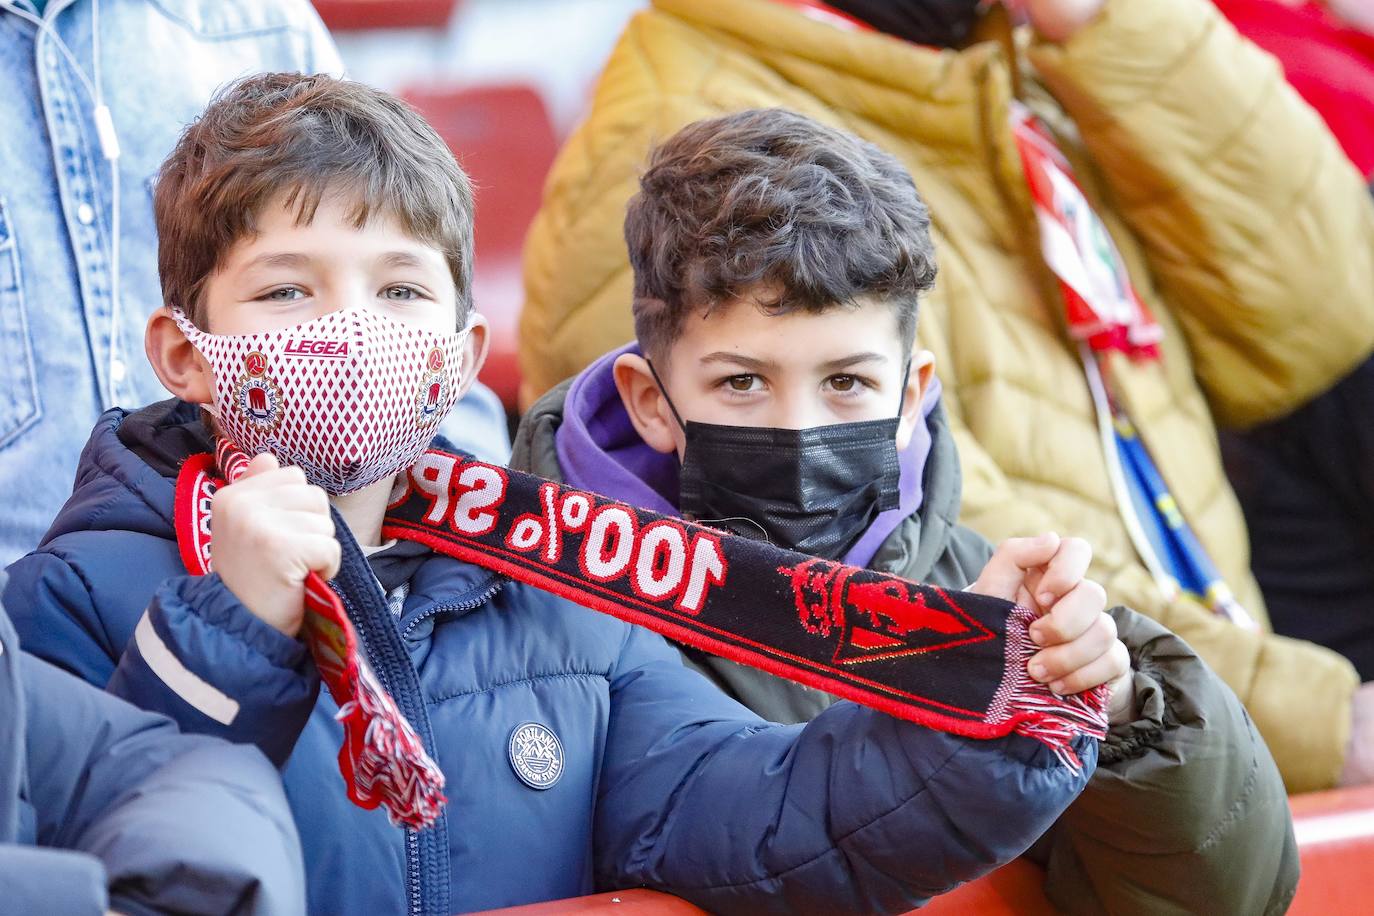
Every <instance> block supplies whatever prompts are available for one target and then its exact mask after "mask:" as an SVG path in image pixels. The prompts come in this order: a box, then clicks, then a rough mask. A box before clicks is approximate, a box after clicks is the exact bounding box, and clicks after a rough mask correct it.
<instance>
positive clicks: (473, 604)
mask: <svg viewBox="0 0 1374 916" xmlns="http://www.w3.org/2000/svg"><path fill="white" fill-rule="evenodd" d="M505 584H506V580H505V578H504V577H502V576H496V577H495V578H493V579H492V580H491V584H490V585H488V586H487V587H486V588H485V589H483V590H482V593H481V594H480V595H478V596H477V597H476V598H469V599H468V600H466V601H453V602H445V603H435V604H432V605H430V606H429V607H427V608H425V610H424V613H422V614H420V615H419V616H418V617H416V618H415V619H414V620H412V621H411V622H410V623H408V624H406V628H405V629H404V630H402V631H401V635H402V636H405V637H409V636H410V634H411V631H412V630H414V629H415V628H416V627H417V626H419V625H420V624H421V623H424V622H425V621H426V620H428V619H429V618H431V617H434V616H437V615H439V614H444V613H447V612H449V611H470V610H472V609H473V608H477V607H481V606H482V605H484V604H486V603H487V602H488V601H490V600H491V596H492V595H495V594H496V593H497V592H499V591H500V590H501V588H502V587H503V586H504V585H505Z"/></svg>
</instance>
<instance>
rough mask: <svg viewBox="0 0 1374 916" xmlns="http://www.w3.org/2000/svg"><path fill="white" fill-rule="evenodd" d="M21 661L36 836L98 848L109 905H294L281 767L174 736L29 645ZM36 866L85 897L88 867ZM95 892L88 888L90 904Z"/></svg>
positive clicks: (197, 909)
mask: <svg viewBox="0 0 1374 916" xmlns="http://www.w3.org/2000/svg"><path fill="white" fill-rule="evenodd" d="M21 664H22V666H23V689H24V694H25V706H26V710H27V715H28V722H27V729H26V734H27V738H26V751H27V772H28V787H29V791H28V802H29V803H30V804H31V805H32V807H33V809H34V811H35V815H36V824H35V826H36V839H37V842H38V844H39V845H40V846H46V847H57V848H61V849H67V850H71V851H74V852H79V853H85V854H86V855H87V856H92V857H94V859H95V860H98V862H99V863H100V865H101V866H103V873H104V874H103V878H104V880H103V881H102V882H101V887H102V890H103V887H104V886H105V883H106V882H108V887H109V898H110V899H109V906H110V907H111V908H113V909H115V910H117V911H120V912H123V913H128V914H136V913H155V912H183V913H259V914H275V913H281V914H288V913H299V912H302V911H303V909H304V905H305V891H304V883H303V880H302V871H301V850H300V844H299V840H298V839H297V836H296V830H295V827H294V825H293V822H292V820H291V814H290V811H289V809H288V808H287V804H286V797H285V795H284V794H283V792H282V789H281V782H280V779H279V778H278V776H277V774H276V772H275V771H274V770H273V769H272V768H271V766H270V765H268V763H267V761H266V760H264V759H263V758H262V756H261V755H260V754H259V753H258V752H257V751H255V750H253V749H252V748H247V747H232V746H229V745H226V744H224V743H223V742H219V741H215V740H213V739H209V738H203V737H193V736H187V735H180V734H178V733H177V731H176V728H175V726H174V725H173V724H172V723H171V722H169V721H167V720H166V719H164V718H162V717H161V716H155V715H150V714H148V713H144V712H142V711H140V710H137V709H134V708H133V707H131V706H129V705H128V704H126V703H123V702H121V701H119V700H117V699H115V698H113V697H110V696H108V695H106V694H103V693H101V692H100V691H98V690H95V689H94V688H91V687H90V686H89V685H86V684H83V683H82V682H80V681H78V680H76V679H75V678H73V677H71V676H70V675H68V674H66V673H65V672H62V671H58V670H57V669H55V668H53V667H51V666H50V665H47V664H46V663H44V662H42V661H40V660H38V659H35V658H33V657H32V656H27V655H26V656H25V657H24V658H23V659H22V662H21ZM6 858H9V859H10V860H11V864H13V859H14V856H13V855H12V854H10V855H7V853H6V852H0V862H4V861H5V859H6ZM33 865H34V868H35V872H34V873H31V877H30V878H28V879H27V880H28V881H30V882H32V881H36V880H39V879H38V877H37V875H38V874H46V875H47V876H49V877H51V878H54V879H58V878H61V880H62V881H63V882H64V883H63V885H62V886H57V887H50V888H46V889H45V890H46V899H49V900H51V899H54V897H55V896H56V895H61V894H64V893H66V892H67V891H68V890H72V891H73V892H75V891H76V890H77V889H78V888H81V889H84V890H83V895H86V896H89V894H90V888H91V884H92V882H93V881H94V880H96V877H95V876H96V874H97V871H96V869H97V868H98V867H99V866H97V865H96V864H94V863H93V862H91V861H89V860H86V859H77V858H74V857H67V858H65V859H64V860H61V861H59V860H58V859H57V858H53V857H51V856H46V857H44V861H42V862H37V861H35V862H34V863H33ZM3 870H4V866H2V865H0V872H3ZM62 876H65V877H62ZM43 880H46V879H43ZM30 886H31V885H30ZM5 887H6V893H7V900H9V899H12V898H8V890H9V887H10V885H9V883H8V882H6V883H5ZM100 903H101V900H100V897H99V896H96V897H94V898H91V899H89V904H90V907H91V909H92V910H94V907H95V906H97V905H99V904H100ZM40 909H41V910H42V912H53V911H54V910H53V909H51V908H50V907H49V906H44V907H41V908H40ZM37 911H38V910H35V912H37ZM84 911H87V910H86V904H84V903H83V904H82V905H81V906H80V907H78V908H77V909H75V910H73V912H84ZM94 911H96V912H98V910H94Z"/></svg>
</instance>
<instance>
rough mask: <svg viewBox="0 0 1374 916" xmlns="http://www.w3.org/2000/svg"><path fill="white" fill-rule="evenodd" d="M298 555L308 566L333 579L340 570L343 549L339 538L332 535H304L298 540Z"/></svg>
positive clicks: (296, 547) (296, 546)
mask: <svg viewBox="0 0 1374 916" xmlns="http://www.w3.org/2000/svg"><path fill="white" fill-rule="evenodd" d="M295 549H296V555H297V556H298V557H299V558H300V560H301V562H302V563H304V564H305V566H306V568H307V569H309V570H311V571H313V572H317V573H319V574H320V575H321V576H323V577H324V578H326V579H332V578H334V576H335V575H336V574H338V572H339V563H340V561H341V558H342V553H343V550H342V548H341V547H339V540H338V538H336V537H334V536H333V535H332V534H330V535H321V534H310V535H303V536H301V537H300V538H298V539H297V540H296V544H295Z"/></svg>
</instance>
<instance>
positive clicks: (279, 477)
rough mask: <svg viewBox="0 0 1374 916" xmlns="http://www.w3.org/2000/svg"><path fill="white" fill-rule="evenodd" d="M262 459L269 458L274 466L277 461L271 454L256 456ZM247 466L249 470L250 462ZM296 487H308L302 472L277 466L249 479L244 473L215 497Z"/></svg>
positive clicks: (259, 472)
mask: <svg viewBox="0 0 1374 916" xmlns="http://www.w3.org/2000/svg"><path fill="white" fill-rule="evenodd" d="M263 457H266V458H271V459H272V463H273V464H275V463H276V461H277V459H276V458H273V457H272V455H271V453H269V452H263V453H262V454H261V455H259V456H258V458H263ZM258 458H254V459H253V461H257V460H258ZM248 466H249V468H252V466H253V465H252V463H251V462H250V463H249V465H248ZM298 486H299V487H304V486H309V484H308V483H307V481H306V479H305V472H304V471H302V470H301V469H300V468H298V467H295V466H290V467H281V466H277V467H271V468H263V469H260V470H259V471H258V472H257V473H255V474H254V475H253V476H251V477H250V476H248V472H247V471H245V472H244V475H243V476H242V477H240V478H239V479H238V482H237V483H235V484H234V485H233V486H232V487H221V488H220V489H219V490H218V491H216V493H215V495H216V496H219V495H221V494H228V493H235V492H237V493H239V494H247V493H250V492H254V493H256V492H262V491H264V490H277V489H280V488H282V487H298Z"/></svg>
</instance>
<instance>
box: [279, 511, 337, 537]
mask: <svg viewBox="0 0 1374 916" xmlns="http://www.w3.org/2000/svg"><path fill="white" fill-rule="evenodd" d="M278 518H280V519H281V525H282V527H283V528H284V529H285V530H287V531H289V532H291V533H292V534H293V535H294V534H311V535H317V534H318V535H324V536H326V537H334V535H335V531H334V519H332V518H330V517H329V516H328V515H321V514H320V513H318V512H309V511H294V512H283V513H281V514H280V515H279V516H278Z"/></svg>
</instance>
